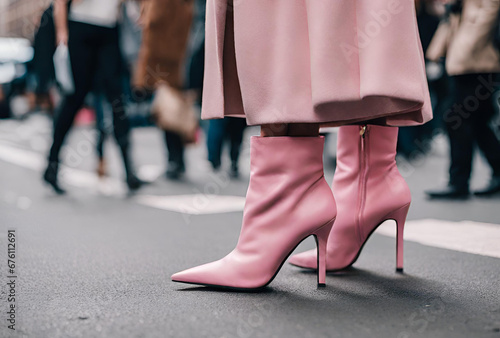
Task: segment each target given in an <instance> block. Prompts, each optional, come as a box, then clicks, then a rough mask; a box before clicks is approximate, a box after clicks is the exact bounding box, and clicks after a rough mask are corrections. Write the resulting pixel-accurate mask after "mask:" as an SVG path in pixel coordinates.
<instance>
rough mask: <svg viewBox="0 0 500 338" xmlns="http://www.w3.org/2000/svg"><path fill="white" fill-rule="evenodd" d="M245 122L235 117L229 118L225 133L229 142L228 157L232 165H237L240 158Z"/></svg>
mask: <svg viewBox="0 0 500 338" xmlns="http://www.w3.org/2000/svg"><path fill="white" fill-rule="evenodd" d="M246 125H247V124H246V120H245V119H241V118H236V117H229V118H228V124H227V131H228V135H229V142H230V146H231V148H230V156H231V162H232V163H233V164H236V165H237V164H238V159H239V157H240V149H241V143H242V142H243V132H244V131H245V128H246Z"/></svg>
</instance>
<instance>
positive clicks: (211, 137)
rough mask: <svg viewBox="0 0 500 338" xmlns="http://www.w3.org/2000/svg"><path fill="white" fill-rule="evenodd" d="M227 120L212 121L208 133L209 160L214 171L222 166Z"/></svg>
mask: <svg viewBox="0 0 500 338" xmlns="http://www.w3.org/2000/svg"><path fill="white" fill-rule="evenodd" d="M227 125H228V120H227V118H225V119H218V120H210V121H209V125H208V133H207V149H208V160H209V161H210V163H212V167H213V168H214V169H218V168H219V167H220V165H221V154H222V144H223V142H224V136H225V134H226V126H227Z"/></svg>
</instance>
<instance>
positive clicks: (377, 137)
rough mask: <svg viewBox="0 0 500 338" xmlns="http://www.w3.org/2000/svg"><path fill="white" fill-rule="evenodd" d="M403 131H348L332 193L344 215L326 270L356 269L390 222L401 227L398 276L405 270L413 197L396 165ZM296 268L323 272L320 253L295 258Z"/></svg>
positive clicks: (342, 134)
mask: <svg viewBox="0 0 500 338" xmlns="http://www.w3.org/2000/svg"><path fill="white" fill-rule="evenodd" d="M397 140H398V128H394V127H381V126H374V125H367V126H342V127H340V129H339V133H338V141H337V168H336V170H335V176H334V178H333V184H332V190H333V194H334V195H335V198H336V199H337V201H338V209H339V210H340V212H339V214H338V216H337V218H336V220H335V226H334V227H333V228H332V231H331V232H330V236H329V240H328V245H327V249H326V254H327V257H326V270H327V271H329V272H331V271H339V270H343V269H346V268H348V267H350V266H351V265H353V264H354V263H355V262H356V260H357V259H358V257H359V255H360V253H361V251H362V250H363V247H364V245H365V243H366V242H367V241H368V239H369V238H370V236H371V235H372V234H373V233H374V232H375V230H376V229H377V228H378V227H379V226H380V225H381V224H382V223H384V222H385V221H386V220H389V219H391V220H392V219H393V220H395V221H396V222H397V226H398V227H397V229H398V235H397V243H398V244H397V249H396V252H397V261H396V268H397V271H399V272H401V271H402V270H403V228H404V223H405V219H406V214H407V212H408V208H409V206H410V202H411V193H410V189H409V187H408V185H407V184H406V182H405V180H404V178H403V177H402V176H401V174H400V173H399V170H398V167H397V165H396V145H397ZM289 262H290V264H292V265H295V266H298V267H302V268H305V269H317V268H318V252H317V251H316V250H309V251H306V252H303V253H300V254H297V255H294V256H293V257H292V258H290V260H289Z"/></svg>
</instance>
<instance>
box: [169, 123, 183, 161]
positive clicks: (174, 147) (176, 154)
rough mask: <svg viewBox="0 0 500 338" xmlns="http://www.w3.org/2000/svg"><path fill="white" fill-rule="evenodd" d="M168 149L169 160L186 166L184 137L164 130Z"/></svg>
mask: <svg viewBox="0 0 500 338" xmlns="http://www.w3.org/2000/svg"><path fill="white" fill-rule="evenodd" d="M164 135H165V143H166V145H167V150H168V162H174V163H176V164H178V165H180V166H181V167H184V142H183V141H182V137H181V136H180V135H178V134H176V133H173V132H171V131H164Z"/></svg>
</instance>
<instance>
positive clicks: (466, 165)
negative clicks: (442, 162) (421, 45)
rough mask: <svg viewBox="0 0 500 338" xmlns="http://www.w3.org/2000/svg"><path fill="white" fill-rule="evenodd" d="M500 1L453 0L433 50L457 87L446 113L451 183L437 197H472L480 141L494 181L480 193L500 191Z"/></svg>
mask: <svg viewBox="0 0 500 338" xmlns="http://www.w3.org/2000/svg"><path fill="white" fill-rule="evenodd" d="M499 12H500V2H499V1H495V0H463V1H462V0H460V1H456V2H455V3H453V5H452V6H451V13H450V15H449V18H448V19H447V20H445V21H443V22H442V23H441V25H440V27H439V29H438V31H437V32H436V35H435V36H434V39H433V41H432V43H431V45H430V47H429V49H428V51H427V56H428V58H429V59H431V60H436V61H437V60H439V58H441V57H446V70H447V72H448V74H449V75H450V76H451V80H452V83H453V88H454V95H453V106H452V107H451V108H450V109H449V110H448V111H446V112H445V114H444V122H445V124H446V128H447V132H448V136H449V141H450V168H449V182H448V186H447V187H446V188H443V189H440V190H431V191H428V192H427V194H428V196H429V197H431V198H445V199H463V198H467V197H468V196H469V180H470V176H471V172H472V162H473V153H474V146H475V144H477V146H478V147H479V149H480V150H481V152H482V153H483V155H484V157H485V158H486V160H487V161H488V163H489V165H490V166H491V169H492V175H491V180H490V183H489V185H488V186H487V187H485V188H484V189H482V190H478V191H476V192H475V193H474V194H475V195H478V196H488V195H492V194H495V193H497V192H500V142H499V140H498V138H497V137H496V135H495V133H494V131H493V130H492V128H491V126H490V122H491V120H492V118H493V117H494V116H495V114H496V104H495V103H494V100H493V99H494V97H495V95H494V94H495V91H496V90H497V89H498V82H497V77H498V73H500V52H499V50H498V49H497V47H495V45H494V36H495V33H496V31H495V30H496V29H498V28H497V27H498V26H497V25H498V20H499Z"/></svg>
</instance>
